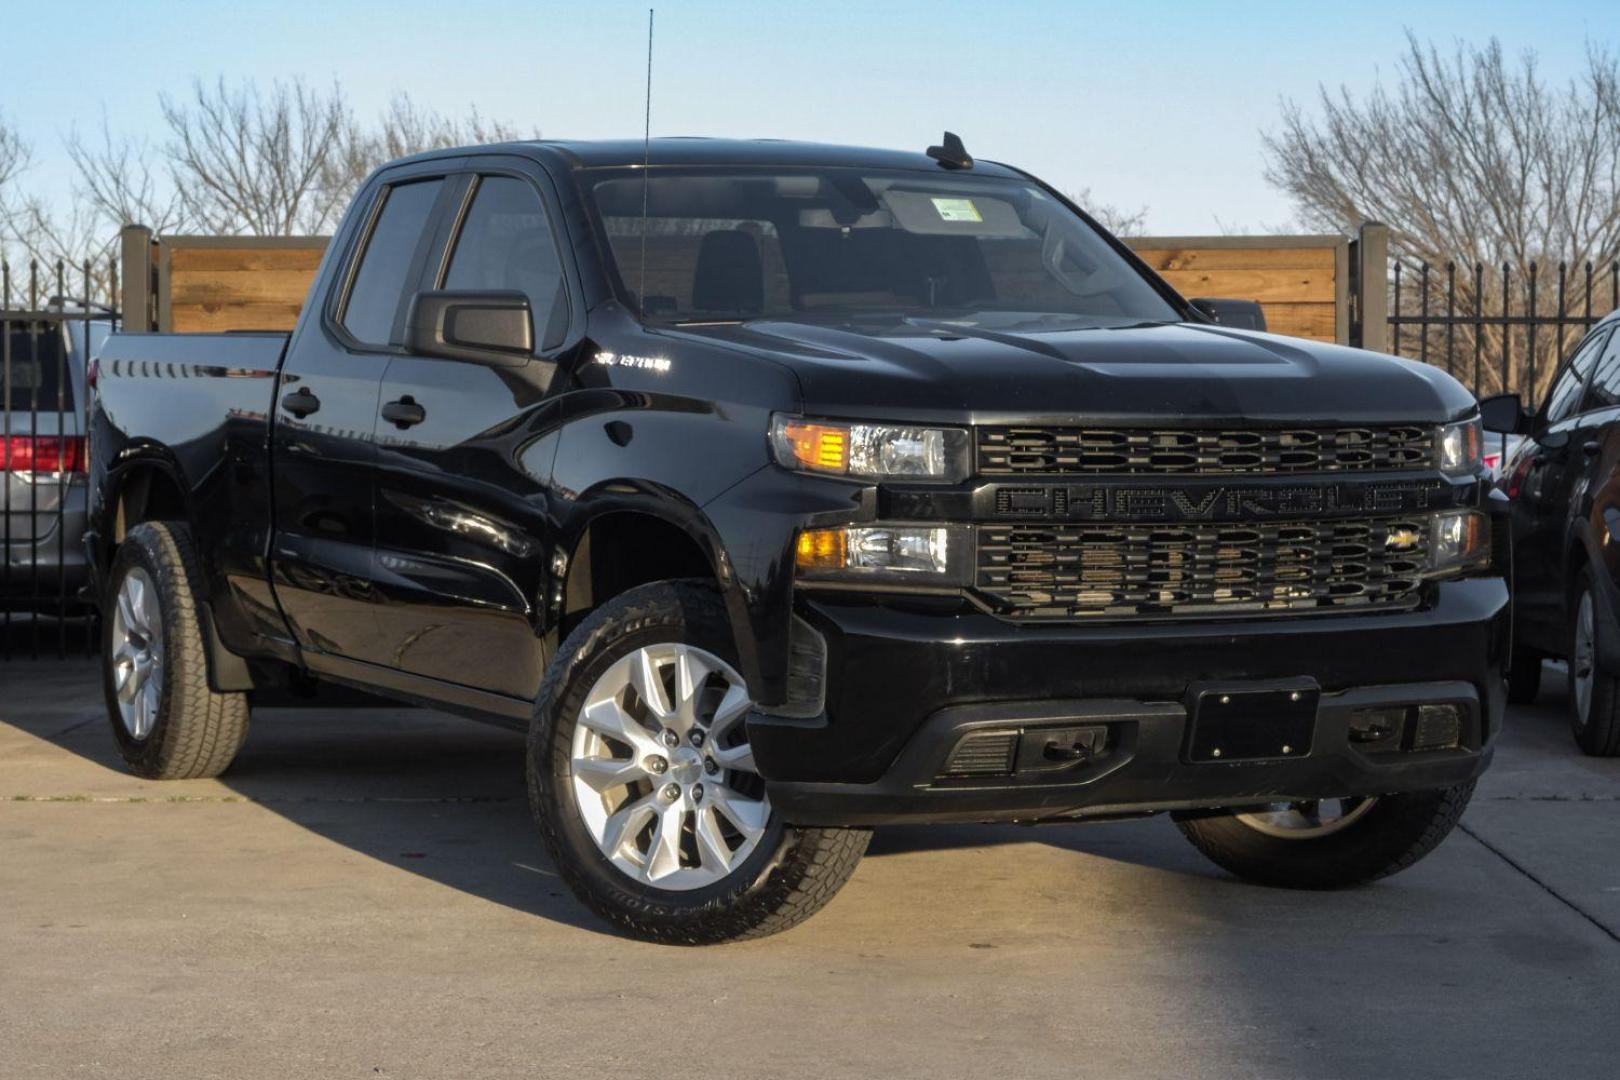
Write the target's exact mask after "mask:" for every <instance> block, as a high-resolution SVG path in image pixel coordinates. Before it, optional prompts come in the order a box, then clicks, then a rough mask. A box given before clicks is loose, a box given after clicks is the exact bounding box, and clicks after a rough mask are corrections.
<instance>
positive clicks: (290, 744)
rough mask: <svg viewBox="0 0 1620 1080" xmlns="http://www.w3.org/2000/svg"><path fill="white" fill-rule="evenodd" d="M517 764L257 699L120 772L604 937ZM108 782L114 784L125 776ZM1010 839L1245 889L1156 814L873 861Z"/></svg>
mask: <svg viewBox="0 0 1620 1080" xmlns="http://www.w3.org/2000/svg"><path fill="white" fill-rule="evenodd" d="M22 666H23V665H19V668H15V669H14V670H18V669H20V668H21V667H22ZM27 666H28V667H34V665H27ZM40 667H41V668H49V669H51V670H53V671H61V672H63V677H64V683H63V686H64V690H63V692H62V693H61V694H53V695H52V696H55V697H56V698H57V699H58V701H59V702H60V705H59V706H58V707H56V708H53V709H52V710H51V711H50V713H49V715H51V716H54V717H55V718H56V719H55V720H54V721H53V720H49V719H41V720H40V721H38V724H39V725H40V726H39V727H37V728H36V729H35V730H33V731H32V732H31V733H33V734H36V735H38V736H40V737H42V738H45V739H47V740H48V741H49V742H51V743H54V744H55V745H57V746H60V747H62V748H63V749H65V750H69V751H71V752H73V753H75V754H77V755H79V756H80V757H82V758H84V759H86V760H87V761H90V762H93V763H94V764H96V765H97V766H99V767H100V768H102V769H105V770H107V771H108V772H110V773H112V774H116V776H117V777H118V778H123V777H126V776H127V773H126V770H125V768H124V766H123V763H122V761H120V760H119V758H118V755H117V751H116V749H115V746H114V742H113V739H112V736H111V734H110V733H109V732H108V730H107V721H106V719H105V714H104V710H103V708H102V706H101V703H100V701H99V692H98V688H97V686H96V680H97V678H98V675H97V672H98V666H97V665H96V663H95V662H94V661H93V660H79V661H69V662H67V663H66V664H51V665H40ZM69 671H72V672H77V674H73V675H71V676H68V675H67V672H69ZM1554 673H1555V669H1553V670H1549V672H1548V674H1549V676H1553V675H1554ZM68 679H71V681H70V682H69V681H67V680H68ZM1549 684H1550V685H1549V689H1550V690H1551V691H1552V692H1551V693H1549V694H1547V695H1544V697H1545V698H1546V699H1547V700H1546V701H1545V703H1544V705H1542V706H1538V707H1537V708H1536V709H1535V710H1534V715H1535V716H1537V717H1538V718H1539V719H1540V720H1545V721H1546V722H1545V723H1541V722H1539V721H1538V723H1536V724H1535V727H1536V728H1537V729H1541V728H1546V729H1547V730H1546V731H1540V730H1538V731H1537V732H1536V734H1535V736H1534V737H1535V738H1536V739H1537V740H1538V741H1542V740H1556V739H1559V738H1564V737H1567V736H1564V735H1562V734H1561V733H1560V732H1558V731H1557V730H1556V729H1557V728H1558V720H1559V716H1560V714H1559V712H1558V700H1557V699H1559V698H1561V688H1560V687H1558V683H1557V682H1555V681H1554V680H1553V679H1551V678H1550V679H1549ZM23 726H24V728H25V730H27V729H28V728H29V727H30V726H31V725H30V723H29V722H28V721H24V722H23ZM1571 749H1573V748H1571ZM523 765H524V740H523V737H522V736H521V735H520V734H518V733H515V732H510V731H506V730H502V729H500V728H495V727H490V726H486V725H482V724H477V723H474V722H471V721H466V720H461V719H458V718H455V717H450V716H446V715H444V714H440V713H434V712H429V711H424V710H418V709H410V708H404V707H398V706H383V707H348V708H334V707H324V706H323V707H318V708H307V707H306V708H289V707H285V706H281V707H259V708H256V710H255V713H254V721H253V729H252V731H251V733H250V735H249V738H248V742H247V744H246V746H245V747H244V748H243V750H242V753H241V755H240V756H239V757H238V759H237V761H236V762H235V764H234V765H233V766H232V767H231V769H230V770H229V771H228V772H227V773H226V774H225V775H224V776H223V777H221V778H220V779H219V780H218V781H215V782H210V781H190V782H177V783H163V784H149V783H147V784H137V783H136V782H135V781H133V778H131V779H130V787H131V789H132V790H138V795H136V796H132V797H139V798H143V799H148V800H151V801H161V800H168V799H173V800H191V799H195V800H200V801H242V802H246V803H251V804H253V805H255V806H258V807H262V808H264V809H267V810H270V811H271V812H273V813H275V814H277V815H279V816H281V817H282V818H284V819H285V820H287V821H289V822H291V823H293V824H295V825H297V826H299V827H301V828H304V829H307V830H309V831H310V832H311V833H314V834H316V835H318V836H321V837H323V838H325V839H328V840H330V841H332V842H334V843H337V844H340V845H342V846H343V847H345V848H347V849H349V850H352V851H354V852H357V853H359V854H361V855H364V856H366V857H368V858H371V859H375V860H377V861H379V862H382V863H384V864H387V865H389V866H393V867H397V868H398V869H400V870H403V871H405V872H407V873H410V874H414V875H418V876H421V877H424V878H427V879H429V880H431V881H435V882H437V883H439V884H441V885H444V886H446V887H448V888H452V889H455V890H458V891H460V892H463V893H467V894H469V895H473V896H477V897H479V898H482V899H484V900H487V901H490V902H492V903H496V904H500V905H503V906H506V907H509V908H512V909H514V910H517V911H521V912H524V913H527V914H531V915H536V916H539V917H541V918H545V919H549V920H553V921H556V922H560V923H564V924H567V925H571V926H576V927H581V928H584V929H589V930H592V931H596V932H601V931H602V930H603V924H602V923H601V922H600V921H598V920H597V919H596V918H595V917H594V916H592V915H591V914H590V913H589V912H588V911H586V910H585V909H584V908H583V907H582V906H581V905H580V904H579V903H578V902H577V901H575V900H574V898H573V897H572V895H571V894H570V893H569V892H568V890H567V888H566V887H565V886H564V884H563V882H562V880H561V879H560V878H559V877H558V875H557V873H556V871H555V869H554V868H553V867H552V865H551V863H550V861H549V860H548V859H547V857H546V854H545V852H544V849H543V848H542V846H541V843H540V840H539V836H538V834H537V832H536V830H535V827H534V823H533V821H532V819H531V816H530V811H529V807H528V800H527V794H526V791H525V786H524V778H523ZM114 782H115V784H117V786H118V787H119V789H120V790H121V789H122V787H123V785H122V781H121V779H120V780H117V781H114ZM96 784H97V787H98V789H99V788H105V787H106V786H107V785H106V784H105V783H102V782H100V781H97V782H96ZM62 794H66V795H70V796H71V795H72V794H73V793H71V792H65V793H62ZM1012 844H1039V845H1042V846H1044V847H1046V848H1048V849H1055V850H1057V851H1061V852H1067V853H1071V854H1074V855H1076V856H1080V857H1084V858H1101V859H1106V860H1109V861H1110V862H1112V863H1115V864H1124V865H1129V866H1133V867H1137V868H1140V869H1142V870H1146V871H1149V872H1150V873H1153V874H1154V876H1156V877H1161V878H1162V880H1161V881H1160V882H1159V885H1160V887H1163V888H1169V889H1171V890H1173V891H1185V892H1186V893H1188V894H1194V893H1202V892H1205V891H1208V890H1223V889H1237V890H1243V891H1245V892H1247V891H1248V890H1250V888H1251V887H1250V886H1245V885H1241V884H1239V883H1237V882H1236V881H1235V880H1233V879H1231V878H1229V877H1227V876H1226V875H1225V874H1224V873H1223V872H1221V871H1219V870H1217V869H1216V868H1214V867H1213V866H1212V865H1210V864H1208V863H1206V862H1204V861H1203V860H1202V859H1201V857H1199V856H1198V855H1197V854H1196V853H1195V852H1194V851H1192V849H1191V848H1190V847H1189V846H1188V845H1186V844H1185V842H1184V841H1183V840H1182V839H1181V837H1179V836H1178V835H1177V834H1176V831H1175V829H1174V827H1173V826H1172V825H1171V823H1170V822H1169V821H1168V820H1166V819H1163V818H1160V819H1157V820H1155V821H1153V822H1151V823H1149V824H1136V825H1119V824H1113V823H1096V824H1057V825H1041V826H1036V827H1021V826H1015V825H943V826H906V827H892V828H886V829H879V830H877V832H876V834H875V836H874V837H873V840H872V844H871V847H870V849H869V858H871V859H875V860H882V859H888V858H891V857H904V856H917V855H923V854H926V853H932V852H947V851H958V850H970V849H986V848H993V847H999V846H1003V845H1012ZM918 872H921V873H923V874H924V876H927V875H938V877H939V881H938V882H937V883H936V884H937V888H938V889H939V890H949V889H951V888H954V887H957V884H958V883H959V882H960V880H961V878H960V874H961V872H962V871H961V870H960V868H957V867H952V866H948V865H941V864H939V863H937V862H934V863H929V864H927V865H926V866H924V865H922V864H919V869H918ZM925 884H926V883H925ZM998 887H999V888H1005V889H1007V890H1017V889H1018V888H1019V887H1020V886H1019V884H1018V883H1017V882H1016V881H1012V882H1005V883H1003V884H1002V885H1001V886H998ZM1189 898H1190V895H1189Z"/></svg>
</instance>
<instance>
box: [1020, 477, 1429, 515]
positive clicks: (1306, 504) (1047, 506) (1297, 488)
mask: <svg viewBox="0 0 1620 1080" xmlns="http://www.w3.org/2000/svg"><path fill="white" fill-rule="evenodd" d="M1445 496H1446V489H1445V486H1444V485H1442V484H1439V483H1424V482H1406V483H1388V484H1281V485H1276V486H1261V485H1252V484H1251V485H1244V486H1241V487H1239V486H1233V485H1219V484H1215V485H1199V486H1193V485H1174V486H1171V485H1154V486H1134V485H1132V486H1119V485H1108V486H1103V485H1092V484H1050V485H1018V486H1016V487H1015V486H1010V485H1005V486H998V487H997V488H995V490H994V496H993V501H994V509H993V513H994V516H995V517H997V518H1013V519H1019V520H1049V521H1117V522H1140V521H1160V522H1186V521H1265V520H1269V519H1274V518H1302V517H1304V518H1310V517H1334V516H1340V515H1346V516H1348V515H1354V514H1368V513H1374V514H1406V513H1416V512H1421V511H1424V510H1428V509H1430V508H1433V507H1438V506H1441V505H1443V503H1444V500H1445Z"/></svg>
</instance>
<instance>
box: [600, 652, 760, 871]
mask: <svg viewBox="0 0 1620 1080" xmlns="http://www.w3.org/2000/svg"><path fill="white" fill-rule="evenodd" d="M749 700H750V699H749V695H748V688H747V686H746V685H745V684H744V683H743V679H742V677H741V676H740V675H738V674H737V672H736V671H735V670H733V669H732V667H731V666H730V665H729V664H727V663H726V662H725V661H724V660H721V659H720V658H719V657H717V656H715V655H714V654H713V653H710V652H707V651H705V650H703V649H700V648H697V647H695V646H691V645H682V644H675V643H667V644H657V645H649V646H646V647H644V648H640V649H637V650H636V651H634V652H632V653H630V654H629V655H627V656H624V657H621V658H620V659H619V660H617V661H616V662H615V663H614V664H613V665H612V666H611V667H610V668H608V669H607V671H605V672H603V674H602V676H601V677H600V678H598V679H597V680H596V683H595V685H593V686H592V687H591V690H590V693H589V694H587V695H586V697H585V703H584V705H583V706H582V707H581V708H580V713H579V721H578V723H577V724H576V725H575V727H574V737H573V744H572V748H571V751H570V754H569V770H570V780H571V783H570V785H569V786H570V789H571V790H572V792H573V796H574V802H575V805H576V807H577V808H578V810H579V814H580V817H581V819H582V820H583V821H584V823H585V827H586V829H587V830H588V831H589V832H590V834H591V838H592V839H593V840H595V841H596V846H597V847H598V848H599V849H600V850H601V852H602V854H603V855H605V856H606V857H607V859H608V861H609V862H611V863H612V864H613V865H614V866H615V867H616V868H618V869H619V870H620V871H621V872H622V873H624V874H625V875H627V876H629V877H630V878H632V879H633V880H635V881H637V882H639V883H641V884H643V885H649V886H652V887H654V888H658V889H667V890H674V891H685V890H690V889H698V888H702V887H704V886H706V885H712V884H714V883H716V882H718V881H720V880H722V879H724V878H725V877H726V876H728V875H729V874H730V873H731V872H732V871H733V870H735V869H736V868H737V867H738V866H740V865H741V864H742V863H743V862H744V861H745V860H746V859H747V858H748V856H749V855H751V854H752V853H753V852H754V850H755V849H756V848H757V847H758V846H759V842H760V840H761V838H762V837H763V836H764V835H765V831H766V828H767V826H768V825H769V823H770V816H771V810H770V803H769V800H768V799H767V798H766V795H765V784H764V781H763V780H762V779H761V778H760V776H759V771H758V769H756V768H755V766H754V756H753V751H752V749H751V748H750V747H749V745H748V733H747V725H746V724H745V723H744V722H743V719H744V717H745V716H746V715H747V713H748V706H749Z"/></svg>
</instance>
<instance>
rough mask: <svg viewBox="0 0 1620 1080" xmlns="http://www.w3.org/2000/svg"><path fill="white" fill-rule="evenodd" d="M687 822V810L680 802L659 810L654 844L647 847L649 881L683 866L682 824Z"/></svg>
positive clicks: (653, 839)
mask: <svg viewBox="0 0 1620 1080" xmlns="http://www.w3.org/2000/svg"><path fill="white" fill-rule="evenodd" d="M685 824H686V810H685V809H684V808H682V807H681V806H679V805H678V804H677V805H673V806H666V807H665V808H664V809H662V810H660V811H659V813H658V825H657V827H656V828H654V829H653V836H652V845H651V846H650V847H648V849H647V880H648V881H657V880H658V879H659V878H663V877H668V876H669V875H670V874H673V873H675V871H677V870H679V869H680V868H681V826H683V825H685Z"/></svg>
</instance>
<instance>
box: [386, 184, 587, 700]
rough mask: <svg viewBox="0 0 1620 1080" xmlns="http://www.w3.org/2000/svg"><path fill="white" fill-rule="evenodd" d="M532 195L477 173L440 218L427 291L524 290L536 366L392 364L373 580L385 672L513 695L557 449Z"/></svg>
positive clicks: (535, 630)
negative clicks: (437, 264)
mask: <svg viewBox="0 0 1620 1080" xmlns="http://www.w3.org/2000/svg"><path fill="white" fill-rule="evenodd" d="M544 185H545V180H544V178H543V177H542V176H540V175H537V174H525V173H522V172H516V171H514V172H506V173H494V172H485V173H483V174H481V175H478V176H477V177H476V178H475V180H474V182H473V183H472V184H471V186H470V188H469V190H468V192H467V194H466V196H465V199H466V202H465V205H464V206H463V208H462V210H461V213H460V214H459V215H448V216H447V222H448V223H447V225H446V226H445V228H444V232H445V235H444V237H443V244H442V249H443V251H444V252H445V257H444V258H443V259H442V260H441V262H442V269H441V270H440V271H439V274H438V276H437V277H436V278H433V277H431V276H430V277H429V278H428V279H427V280H426V281H425V284H426V285H427V286H428V287H436V288H442V289H447V290H475V291H492V290H500V291H516V292H521V293H523V294H525V295H526V296H527V297H528V298H529V304H530V308H531V310H532V312H533V318H534V328H533V329H534V333H533V340H534V341H535V342H536V343H537V346H536V355H535V357H534V358H533V359H531V360H528V361H527V362H524V363H522V364H519V365H517V366H510V367H505V366H485V365H482V364H476V363H469V362H465V361H457V360H445V359H437V358H433V357H426V356H414V355H401V356H397V357H395V358H394V359H393V360H392V361H391V362H390V363H389V365H388V370H387V372H386V374H385V375H384V378H383V393H382V407H383V409H384V410H385V411H384V413H383V417H384V418H383V419H382V420H381V421H380V422H379V425H378V434H377V442H378V448H379V461H378V465H379V467H378V471H377V523H378V545H377V562H376V570H375V573H374V581H375V584H376V588H377V590H378V593H379V601H380V602H379V604H378V606H377V609H376V610H377V615H378V619H379V621H380V632H381V634H382V645H383V650H384V652H385V654H386V658H387V659H386V662H387V663H389V664H390V665H392V666H393V667H396V668H398V669H400V670H402V671H406V672H410V673H412V674H415V675H423V676H428V677H431V678H434V679H440V680H444V681H447V682H452V683H458V684H461V685H464V686H472V687H476V688H478V689H481V690H488V691H492V692H495V693H500V694H506V695H509V696H512V697H520V698H525V699H532V698H533V697H535V695H536V694H537V693H538V692H539V689H540V680H541V677H542V675H543V674H544V670H545V663H546V657H545V655H544V653H543V650H542V647H541V640H542V634H543V632H544V629H545V627H544V615H543V613H544V611H545V607H546V604H547V597H548V593H549V583H550V572H549V565H550V560H551V557H552V554H553V553H552V551H551V534H552V530H551V528H550V525H549V522H548V517H547V503H546V482H547V480H548V478H549V476H550V472H551V464H552V459H553V457H554V456H555V453H556V439H555V437H554V435H553V427H554V423H555V421H554V419H553V412H552V409H551V407H550V404H549V402H548V399H547V395H548V392H549V390H550V386H551V381H552V375H553V373H554V372H555V371H556V369H557V364H556V363H555V361H556V360H557V358H558V357H560V356H561V355H562V354H564V353H566V352H567V350H568V346H567V341H568V339H569V327H570V322H571V319H570V308H569V290H568V286H567V284H566V283H565V275H564V271H563V263H562V259H561V257H560V254H559V245H558V244H557V236H558V233H557V227H556V225H555V220H556V219H555V217H554V216H553V215H552V214H550V213H548V204H549V203H550V198H549V192H548V190H547V189H546V188H545V186H544ZM542 192H547V193H546V194H545V195H543V194H542ZM457 219H459V220H457ZM390 406H393V407H392V408H391V409H390V408H389V407H390ZM390 415H392V416H394V417H396V419H394V420H390V419H388V417H389V416H390Z"/></svg>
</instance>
